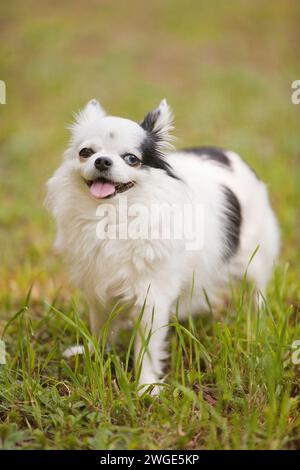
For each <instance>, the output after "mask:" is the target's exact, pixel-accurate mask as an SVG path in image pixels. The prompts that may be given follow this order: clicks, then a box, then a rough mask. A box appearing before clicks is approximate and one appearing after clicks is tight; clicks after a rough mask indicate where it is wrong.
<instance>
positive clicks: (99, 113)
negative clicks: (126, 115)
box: [82, 99, 106, 121]
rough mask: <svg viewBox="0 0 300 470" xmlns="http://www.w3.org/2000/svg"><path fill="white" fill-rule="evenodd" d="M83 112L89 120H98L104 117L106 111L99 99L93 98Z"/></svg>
mask: <svg viewBox="0 0 300 470" xmlns="http://www.w3.org/2000/svg"><path fill="white" fill-rule="evenodd" d="M82 114H83V115H84V116H85V119H87V120H88V121H96V120H97V119H101V118H103V117H104V116H105V115H106V112H105V111H104V109H103V108H102V106H101V105H100V103H99V102H98V101H97V100H95V99H92V100H90V101H89V102H88V103H87V105H86V106H85V108H84V109H83V111H82Z"/></svg>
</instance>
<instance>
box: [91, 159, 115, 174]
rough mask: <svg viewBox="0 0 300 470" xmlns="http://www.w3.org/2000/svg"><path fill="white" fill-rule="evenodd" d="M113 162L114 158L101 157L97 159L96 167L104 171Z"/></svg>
mask: <svg viewBox="0 0 300 470" xmlns="http://www.w3.org/2000/svg"><path fill="white" fill-rule="evenodd" d="M112 164H113V162H112V160H111V159H110V158H108V157H99V158H97V159H96V160H95V163H94V165H95V167H96V168H97V170H100V171H104V170H108V169H109V167H111V166H112Z"/></svg>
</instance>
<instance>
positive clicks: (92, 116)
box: [68, 99, 106, 138]
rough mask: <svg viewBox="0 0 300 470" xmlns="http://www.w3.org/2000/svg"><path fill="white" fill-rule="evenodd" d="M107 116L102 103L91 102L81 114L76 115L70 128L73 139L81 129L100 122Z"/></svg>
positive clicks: (93, 100)
mask: <svg viewBox="0 0 300 470" xmlns="http://www.w3.org/2000/svg"><path fill="white" fill-rule="evenodd" d="M105 115H106V113H105V111H104V109H103V108H102V106H101V105H100V103H98V101H97V100H95V99H92V100H90V101H89V102H88V103H87V104H86V106H85V107H84V108H83V109H82V110H81V111H80V112H79V113H76V114H75V116H74V117H75V119H74V122H73V124H71V125H70V126H68V128H69V129H70V131H71V136H72V138H75V136H76V133H77V132H78V131H79V130H80V128H81V127H83V126H86V125H87V124H90V123H92V122H95V121H99V119H102V118H103V117H104V116H105Z"/></svg>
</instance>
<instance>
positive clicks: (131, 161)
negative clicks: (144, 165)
mask: <svg viewBox="0 0 300 470" xmlns="http://www.w3.org/2000/svg"><path fill="white" fill-rule="evenodd" d="M123 158H124V160H125V162H126V163H128V165H130V166H137V165H139V164H140V163H141V162H140V160H139V159H138V157H136V156H135V155H133V153H127V154H126V155H124V157H123Z"/></svg>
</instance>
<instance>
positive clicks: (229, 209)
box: [222, 186, 242, 261]
mask: <svg viewBox="0 0 300 470" xmlns="http://www.w3.org/2000/svg"><path fill="white" fill-rule="evenodd" d="M222 191H223V195H224V209H225V212H224V219H223V222H224V223H225V227H224V231H225V243H226V251H225V253H224V257H223V258H224V260H226V261H227V260H228V259H229V258H231V256H233V255H234V254H235V253H236V252H237V250H238V247H239V244H240V232H241V224H242V211H241V206H240V203H239V200H238V198H237V197H236V195H235V194H234V192H232V191H231V189H229V188H228V187H227V186H222Z"/></svg>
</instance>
